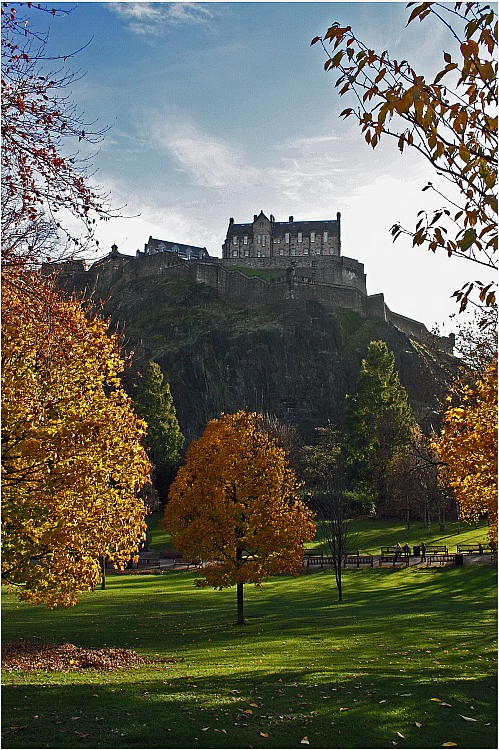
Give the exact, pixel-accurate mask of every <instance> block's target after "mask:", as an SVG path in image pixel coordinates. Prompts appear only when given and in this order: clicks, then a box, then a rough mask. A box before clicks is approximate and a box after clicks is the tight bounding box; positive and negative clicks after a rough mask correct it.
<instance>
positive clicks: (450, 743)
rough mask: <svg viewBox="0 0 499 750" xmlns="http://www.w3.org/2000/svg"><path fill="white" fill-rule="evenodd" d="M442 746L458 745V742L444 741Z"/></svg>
mask: <svg viewBox="0 0 499 750" xmlns="http://www.w3.org/2000/svg"><path fill="white" fill-rule="evenodd" d="M442 747H457V742H444V743H443V745H442Z"/></svg>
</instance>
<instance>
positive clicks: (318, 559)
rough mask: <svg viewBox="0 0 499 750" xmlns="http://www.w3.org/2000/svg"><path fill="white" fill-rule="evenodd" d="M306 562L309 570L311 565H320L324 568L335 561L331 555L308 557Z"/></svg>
mask: <svg viewBox="0 0 499 750" xmlns="http://www.w3.org/2000/svg"><path fill="white" fill-rule="evenodd" d="M305 560H306V561H307V568H308V567H309V566H310V565H320V566H321V568H322V567H323V566H324V565H333V564H334V560H333V558H332V557H331V556H330V555H306V557H305Z"/></svg>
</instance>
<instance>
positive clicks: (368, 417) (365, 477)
mask: <svg viewBox="0 0 499 750" xmlns="http://www.w3.org/2000/svg"><path fill="white" fill-rule="evenodd" d="M414 424H415V423H414V418H413V416H412V411H411V408H410V406H409V402H408V398H407V392H406V390H405V388H404V387H403V386H402V384H401V383H400V380H399V376H398V372H397V370H396V369H395V357H394V355H393V352H391V351H389V349H388V347H387V345H386V344H385V342H384V341H371V343H370V344H369V347H368V350H367V355H366V358H365V359H364V360H362V365H361V368H360V372H359V375H358V378H357V386H356V393H355V395H354V396H353V397H352V398H351V399H350V400H349V408H348V426H347V434H346V438H345V443H344V454H345V462H346V466H347V468H348V469H349V472H350V477H351V479H352V481H353V483H354V485H355V486H356V488H357V490H358V491H359V492H360V493H361V494H362V495H363V497H364V498H365V499H366V502H367V503H368V505H370V506H371V508H373V509H375V510H377V511H378V510H380V509H381V508H382V507H383V506H384V505H385V504H386V496H387V475H388V471H389V468H390V464H391V462H392V460H393V458H394V456H395V455H396V453H397V451H399V450H400V449H402V448H403V447H404V446H406V445H407V444H408V443H409V440H410V437H411V433H412V430H413V428H414Z"/></svg>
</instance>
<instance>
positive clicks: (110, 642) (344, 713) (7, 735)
mask: <svg viewBox="0 0 499 750" xmlns="http://www.w3.org/2000/svg"><path fill="white" fill-rule="evenodd" d="M401 541H402V540H401ZM195 577H196V574H195V573H194V572H181V571H176V572H171V573H167V574H165V575H157V576H109V578H108V588H107V590H106V591H100V590H99V591H96V592H95V593H94V594H88V595H85V596H83V597H82V602H81V603H80V604H79V605H77V607H75V608H73V609H70V610H63V609H56V610H52V611H50V610H46V609H43V608H40V607H34V606H30V605H26V604H20V603H18V602H17V601H16V600H15V599H14V597H13V596H11V595H5V596H4V607H3V612H4V614H3V637H4V639H5V640H14V639H19V638H22V639H26V640H37V641H40V642H56V643H63V642H65V641H68V642H71V643H74V644H76V645H78V646H86V647H101V646H104V645H107V646H116V647H119V646H126V647H131V648H134V649H136V650H137V651H139V653H141V654H143V655H148V656H149V657H151V658H157V657H158V656H163V657H165V656H166V657H173V658H175V659H177V660H179V661H177V662H176V663H172V664H166V663H163V664H161V663H157V664H156V665H151V666H148V667H146V668H144V667H142V668H135V669H127V670H120V671H114V672H98V671H95V670H86V671H84V672H80V673H69V672H68V673H48V672H38V673H7V674H4V688H3V707H2V708H3V710H2V716H3V728H4V736H3V747H5V748H14V747H15V748H23V747H36V748H43V747H54V748H55V747H60V748H81V747H88V748H101V747H107V748H112V747H114V748H121V747H123V748H154V747H162V748H164V747H170V748H210V747H213V748H218V747H223V748H249V747H253V748H265V747H269V748H295V747H296V748H299V747H303V746H305V745H302V743H301V741H302V739H303V738H304V737H307V738H308V742H309V746H310V748H314V747H315V748H387V747H394V746H395V745H394V743H397V746H398V747H408V748H433V747H441V746H442V745H443V743H445V742H455V743H456V744H457V746H458V747H462V748H494V747H497V745H496V714H497V706H496V687H497V683H496V658H495V657H496V642H495V641H496V569H495V567H493V566H491V565H489V564H487V565H485V564H484V565H477V566H473V567H465V568H447V569H445V568H444V569H432V568H425V569H421V570H417V569H404V570H396V571H392V570H379V569H373V570H371V569H369V570H360V571H357V570H348V571H346V574H345V601H344V603H343V604H341V605H340V604H338V603H337V602H336V591H335V587H334V575H333V574H332V573H331V572H330V571H319V572H316V573H312V574H310V575H302V576H300V577H299V578H296V579H292V578H287V577H279V578H273V579H271V580H270V581H269V582H268V583H267V584H265V585H264V587H263V588H262V589H261V590H256V589H255V588H254V587H252V586H246V587H245V599H246V616H247V618H248V625H247V626H246V627H242V628H241V627H239V628H238V627H236V626H234V625H233V624H232V623H233V622H234V620H235V591H234V590H233V589H230V590H226V591H223V592H218V591H213V590H211V589H204V590H198V589H196V588H194V586H193V581H194V578H195ZM432 698H435V699H439V700H438V701H437V700H432ZM443 704H449V705H443ZM342 709H343V710H342ZM243 710H245V711H246V712H243ZM250 712H251V713H250ZM463 717H468V718H467V719H466V718H463ZM470 719H474V721H471V720H470ZM416 722H417V723H418V724H420V725H421V726H416ZM397 733H400V734H401V735H403V738H402V737H400V736H399V734H397ZM263 735H268V737H267V736H263Z"/></svg>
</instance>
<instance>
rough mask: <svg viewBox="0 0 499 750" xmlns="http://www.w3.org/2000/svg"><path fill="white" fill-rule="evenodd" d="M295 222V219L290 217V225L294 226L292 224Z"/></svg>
mask: <svg viewBox="0 0 499 750" xmlns="http://www.w3.org/2000/svg"><path fill="white" fill-rule="evenodd" d="M294 220H295V219H294V216H290V217H289V223H290V224H292V223H293V222H294Z"/></svg>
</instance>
